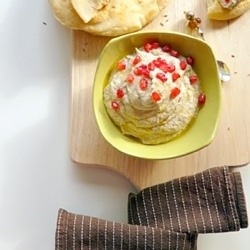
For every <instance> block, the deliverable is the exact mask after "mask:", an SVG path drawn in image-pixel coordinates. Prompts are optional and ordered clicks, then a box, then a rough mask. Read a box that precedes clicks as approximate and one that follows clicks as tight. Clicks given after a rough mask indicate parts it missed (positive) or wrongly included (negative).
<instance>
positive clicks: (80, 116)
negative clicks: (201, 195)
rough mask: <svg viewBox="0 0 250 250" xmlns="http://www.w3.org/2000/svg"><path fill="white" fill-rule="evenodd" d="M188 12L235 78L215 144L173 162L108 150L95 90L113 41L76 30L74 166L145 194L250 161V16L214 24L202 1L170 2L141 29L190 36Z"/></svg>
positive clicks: (227, 92)
mask: <svg viewBox="0 0 250 250" xmlns="http://www.w3.org/2000/svg"><path fill="white" fill-rule="evenodd" d="M189 10H191V11H194V13H195V14H196V15H197V16H199V17H201V19H202V29H203V31H204V33H205V37H206V40H207V42H208V43H209V44H210V45H211V46H212V48H213V50H214V52H215V55H216V56H217V57H218V59H221V60H224V61H225V62H227V64H228V65H229V67H230V69H231V71H232V75H233V78H232V80H231V81H230V82H227V83H223V103H222V113H221V118H220V123H219V127H218V130H217V133H216V136H215V139H214V141H213V142H212V143H211V144H210V145H209V146H207V147H206V148H204V149H202V150H200V151H198V152H195V153H192V154H190V155H187V156H184V157H180V158H175V159H170V160H144V159H138V158H134V157H131V156H128V155H125V154H123V153H121V152H119V151H118V150H116V149H115V148H113V147H112V146H111V145H109V144H108V143H107V142H106V141H105V139H104V138H103V137H102V136H101V134H100V132H99V130H98V127H97V124H96V122H95V118H94V114H93V108H92V86H93V79H94V75H95V70H96V65H97V62H98V58H99V55H100V53H101V51H102V49H103V47H104V46H105V44H106V43H107V42H108V41H109V40H110V39H111V38H107V37H97V36H91V35H89V34H86V33H84V32H81V31H72V93H71V131H70V148H71V157H72V160H73V161H74V162H76V163H78V164H87V165H90V166H93V167H95V166H104V167H107V168H109V169H111V170H112V171H116V172H118V173H120V174H122V175H124V176H125V177H126V178H128V179H129V180H130V181H131V182H132V183H133V184H134V185H135V186H136V187H137V188H138V189H142V188H145V187H148V186H151V185H154V184H158V183H161V182H164V181H168V180H170V179H173V178H176V177H179V176H184V175H188V174H194V173H196V172H198V171H202V170H205V169H207V168H210V167H214V166H221V165H244V164H246V163H248V162H249V161H250V113H249V111H248V109H249V106H250V101H249V96H248V95H250V43H249V37H250V29H249V27H250V11H249V12H247V13H245V14H244V15H243V16H241V17H240V18H238V19H235V20H232V21H224V22H219V21H211V20H208V19H207V18H206V6H205V2H204V1H196V0H189V1H184V0H183V1H174V0H172V1H169V2H168V4H167V7H166V8H165V9H164V10H163V11H162V13H161V14H160V15H159V16H158V17H157V18H156V19H155V20H154V21H153V22H152V23H150V24H149V25H148V26H146V27H145V28H144V29H143V30H150V29H151V30H152V29H154V30H162V31H164V30H165V31H178V32H183V33H188V32H190V30H188V28H187V27H186V20H185V17H184V11H189ZM204 60H206V58H204Z"/></svg>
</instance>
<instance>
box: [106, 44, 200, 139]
mask: <svg viewBox="0 0 250 250" xmlns="http://www.w3.org/2000/svg"><path fill="white" fill-rule="evenodd" d="M193 63H194V59H193V58H192V57H190V56H188V57H184V56H182V55H180V53H179V52H178V51H176V50H175V49H174V48H172V46H171V45H169V44H166V45H163V46H161V45H160V44H159V43H158V42H157V41H154V42H151V43H150V42H148V43H146V44H144V46H142V47H140V48H136V49H135V52H134V53H132V54H129V55H127V56H125V57H123V58H121V59H120V60H119V61H118V62H117V63H116V64H115V66H114V69H113V71H112V73H111V76H110V79H109V83H108V85H107V86H106V87H105V89H104V103H105V106H106V109H107V112H108V114H109V116H110V118H111V119H112V121H113V122H114V123H115V124H116V125H118V126H119V128H121V131H122V133H123V134H125V135H130V136H133V137H134V138H137V139H139V140H140V141H141V142H142V143H144V144H160V143H165V142H168V141H169V140H171V139H173V138H175V137H176V136H177V135H179V134H180V133H181V132H183V131H184V130H185V129H186V128H187V126H188V125H189V124H190V123H191V121H192V120H193V119H194V117H195V116H196V114H197V112H198V109H199V107H200V105H199V104H200V102H199V99H200V98H199V97H200V96H201V95H203V94H202V93H201V88H200V82H199V78H198V76H197V74H196V73H195V71H194V70H193V68H192V64H193ZM202 104H203V103H202Z"/></svg>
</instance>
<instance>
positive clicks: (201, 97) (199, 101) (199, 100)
mask: <svg viewBox="0 0 250 250" xmlns="http://www.w3.org/2000/svg"><path fill="white" fill-rule="evenodd" d="M205 102H206V95H204V94H200V95H199V97H198V104H199V105H203V104H204V103H205Z"/></svg>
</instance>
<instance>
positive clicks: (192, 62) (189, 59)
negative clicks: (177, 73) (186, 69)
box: [186, 56, 194, 65]
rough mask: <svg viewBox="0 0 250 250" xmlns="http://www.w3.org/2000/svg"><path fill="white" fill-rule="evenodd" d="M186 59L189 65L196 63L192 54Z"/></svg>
mask: <svg viewBox="0 0 250 250" xmlns="http://www.w3.org/2000/svg"><path fill="white" fill-rule="evenodd" d="M186 61H187V64H189V65H193V64H194V58H193V57H191V56H188V57H187V58H186Z"/></svg>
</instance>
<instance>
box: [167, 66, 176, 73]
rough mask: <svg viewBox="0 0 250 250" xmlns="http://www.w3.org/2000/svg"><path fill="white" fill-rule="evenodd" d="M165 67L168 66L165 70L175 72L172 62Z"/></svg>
mask: <svg viewBox="0 0 250 250" xmlns="http://www.w3.org/2000/svg"><path fill="white" fill-rule="evenodd" d="M167 68H168V69H167V70H168V72H169V73H173V72H175V66H174V65H173V64H168V65H167Z"/></svg>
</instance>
